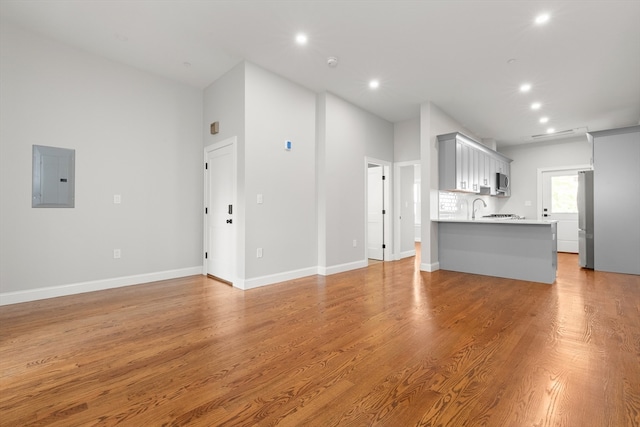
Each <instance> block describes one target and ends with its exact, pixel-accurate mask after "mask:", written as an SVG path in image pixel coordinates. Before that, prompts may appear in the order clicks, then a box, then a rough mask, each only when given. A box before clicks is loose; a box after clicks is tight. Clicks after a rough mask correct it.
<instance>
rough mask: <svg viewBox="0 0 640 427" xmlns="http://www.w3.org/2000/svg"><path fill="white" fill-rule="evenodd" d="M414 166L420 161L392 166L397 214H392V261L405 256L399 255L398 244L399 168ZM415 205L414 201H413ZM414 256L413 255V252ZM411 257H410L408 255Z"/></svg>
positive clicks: (409, 161) (400, 180)
mask: <svg viewBox="0 0 640 427" xmlns="http://www.w3.org/2000/svg"><path fill="white" fill-rule="evenodd" d="M416 165H420V160H408V161H404V162H395V163H394V164H393V175H394V176H395V177H396V179H394V180H393V190H394V192H393V208H394V209H393V211H394V213H395V212H397V214H394V216H393V259H394V260H396V261H397V260H400V259H402V258H406V256H404V255H403V254H402V253H400V252H399V251H400V247H401V246H402V245H401V242H400V238H401V236H402V233H401V230H400V227H401V225H400V212H402V200H401V199H400V193H401V188H400V186H401V185H402V175H401V173H400V168H402V167H405V166H413V167H414V168H415V166H416ZM413 180H414V182H415V180H416V177H415V174H414V177H413ZM414 203H415V201H414ZM416 219H417V218H414V220H413V222H414V225H413V226H414V228H415V226H416V224H415V221H416ZM413 234H414V236H415V230H414V233H413ZM413 252H414V255H415V251H413ZM408 256H411V255H408Z"/></svg>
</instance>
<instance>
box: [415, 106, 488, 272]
mask: <svg viewBox="0 0 640 427" xmlns="http://www.w3.org/2000/svg"><path fill="white" fill-rule="evenodd" d="M451 132H461V133H463V134H465V135H467V136H468V137H470V138H473V139H475V140H476V141H480V139H479V138H478V137H477V136H476V135H474V134H473V133H472V132H471V131H469V130H468V129H466V128H465V127H463V126H462V125H461V124H460V123H458V122H457V121H456V120H455V119H454V118H452V117H451V116H449V115H448V114H447V113H446V112H444V111H442V110H441V109H440V108H439V107H438V106H437V105H435V104H433V103H431V102H425V103H424V104H422V105H421V106H420V155H421V172H422V179H421V192H422V194H421V196H422V212H421V214H422V221H421V222H422V227H421V231H422V239H421V240H422V244H421V255H422V257H421V266H420V268H421V270H424V271H434V270H437V269H438V268H439V266H438V224H437V223H436V222H431V218H437V217H438V208H439V204H438V199H439V190H438V185H439V179H438V135H443V134H447V133H451Z"/></svg>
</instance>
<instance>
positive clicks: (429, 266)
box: [420, 262, 440, 273]
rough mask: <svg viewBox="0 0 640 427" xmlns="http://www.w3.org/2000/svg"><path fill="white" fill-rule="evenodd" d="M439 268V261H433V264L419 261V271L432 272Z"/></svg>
mask: <svg viewBox="0 0 640 427" xmlns="http://www.w3.org/2000/svg"><path fill="white" fill-rule="evenodd" d="M438 270H440V263H439V262H434V263H433V264H427V263H421V264H420V271H426V272H428V273H433V272H434V271H438Z"/></svg>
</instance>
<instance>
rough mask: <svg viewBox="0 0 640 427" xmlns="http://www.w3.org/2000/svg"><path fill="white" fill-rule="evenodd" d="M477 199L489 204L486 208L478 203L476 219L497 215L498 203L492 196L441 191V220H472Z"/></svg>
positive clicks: (439, 206) (439, 200) (439, 202)
mask: <svg viewBox="0 0 640 427" xmlns="http://www.w3.org/2000/svg"><path fill="white" fill-rule="evenodd" d="M477 198H480V199H482V200H484V202H485V203H486V204H487V207H486V208H485V207H484V206H483V205H482V203H480V202H477V203H476V209H477V210H478V211H477V212H476V218H481V217H482V216H483V215H489V214H492V213H496V201H495V198H494V197H491V196H480V195H478V194H468V193H454V192H449V191H440V192H439V195H438V209H439V210H438V215H439V218H440V219H471V209H472V208H471V204H472V203H473V201H474V200H475V199H477Z"/></svg>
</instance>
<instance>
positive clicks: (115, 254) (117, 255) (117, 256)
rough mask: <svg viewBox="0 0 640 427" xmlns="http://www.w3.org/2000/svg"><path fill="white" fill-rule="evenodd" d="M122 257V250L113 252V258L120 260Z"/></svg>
mask: <svg viewBox="0 0 640 427" xmlns="http://www.w3.org/2000/svg"><path fill="white" fill-rule="evenodd" d="M120 255H121V253H120V249H114V250H113V257H114V258H116V259H117V258H120Z"/></svg>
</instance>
